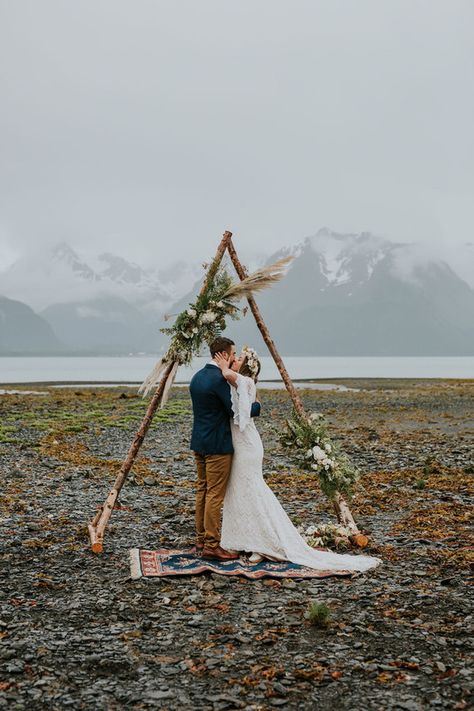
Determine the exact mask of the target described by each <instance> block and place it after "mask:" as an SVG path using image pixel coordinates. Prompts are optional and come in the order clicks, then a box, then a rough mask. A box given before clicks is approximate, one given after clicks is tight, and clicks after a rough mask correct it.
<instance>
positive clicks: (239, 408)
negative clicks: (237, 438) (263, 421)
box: [230, 373, 254, 432]
mask: <svg viewBox="0 0 474 711" xmlns="http://www.w3.org/2000/svg"><path fill="white" fill-rule="evenodd" d="M251 386H254V382H253V380H252V379H251V378H246V377H244V376H243V375H239V373H237V387H236V388H231V389H230V396H231V398H232V410H233V412H234V424H236V425H237V426H238V428H239V430H240V431H241V432H243V431H244V429H245V428H246V427H247V425H248V424H249V422H250V421H251V419H252V418H251V417H250V411H251V409H252V402H253V399H254V397H252V387H251Z"/></svg>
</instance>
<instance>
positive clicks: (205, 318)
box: [201, 311, 217, 323]
mask: <svg viewBox="0 0 474 711" xmlns="http://www.w3.org/2000/svg"><path fill="white" fill-rule="evenodd" d="M216 318H217V314H215V313H214V312H213V311H205V312H204V313H203V315H202V316H201V323H212V322H213V321H215V320H216Z"/></svg>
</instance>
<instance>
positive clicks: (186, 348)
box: [161, 267, 238, 364]
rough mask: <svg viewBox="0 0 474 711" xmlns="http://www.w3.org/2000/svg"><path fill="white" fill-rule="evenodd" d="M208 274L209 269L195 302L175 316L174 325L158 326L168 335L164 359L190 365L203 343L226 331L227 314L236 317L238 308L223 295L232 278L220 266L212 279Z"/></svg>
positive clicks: (230, 284)
mask: <svg viewBox="0 0 474 711" xmlns="http://www.w3.org/2000/svg"><path fill="white" fill-rule="evenodd" d="M211 268H212V267H211ZM210 275H211V269H210V270H209V274H208V277H207V282H206V283H207V286H206V289H205V290H204V292H203V293H202V294H201V295H200V296H199V297H198V298H197V299H196V301H195V302H194V303H193V304H189V308H187V309H186V310H185V311H182V312H181V313H180V314H179V315H178V317H177V318H176V321H175V322H174V324H173V326H171V327H170V328H162V329H161V331H162V333H166V334H167V335H169V336H171V344H170V347H169V349H168V352H167V354H166V356H165V358H164V360H166V361H172V360H173V361H178V362H179V363H180V364H189V363H190V362H191V360H192V359H193V357H194V356H196V355H199V352H200V350H201V347H202V344H203V343H211V342H212V341H213V340H214V339H215V338H217V337H218V336H219V335H220V334H221V333H222V331H224V330H225V326H226V323H225V319H226V317H228V316H230V317H231V318H233V319H236V318H238V308H237V307H236V306H235V304H233V303H232V302H231V301H230V300H229V299H226V298H224V294H226V292H227V291H228V290H229V289H230V287H231V286H232V279H231V277H230V276H229V274H228V273H227V271H226V270H225V269H223V268H220V269H218V271H217V272H216V274H215V276H214V278H209V277H210Z"/></svg>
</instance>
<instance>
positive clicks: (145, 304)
mask: <svg viewBox="0 0 474 711" xmlns="http://www.w3.org/2000/svg"><path fill="white" fill-rule="evenodd" d="M201 272H202V268H201V267H199V266H197V265H188V264H185V263H183V262H178V263H177V264H175V265H172V266H171V267H169V268H168V269H167V270H158V269H154V268H148V269H145V268H143V267H141V266H139V265H138V264H134V263H133V262H129V261H127V260H126V259H124V258H123V257H121V256H119V255H116V254H111V253H110V252H106V253H102V254H99V255H97V256H94V257H93V258H90V259H88V260H85V259H83V258H81V256H80V255H79V254H78V253H77V252H76V251H75V250H74V249H72V247H71V246H70V245H68V244H67V243H66V242H61V243H59V244H57V245H55V246H54V247H52V248H51V249H49V250H46V251H44V252H38V253H32V254H26V255H24V256H22V257H21V258H19V259H18V260H17V261H16V262H14V263H13V264H12V265H11V266H10V267H9V268H8V269H7V270H5V271H4V272H1V273H0V294H4V295H6V296H8V297H9V298H14V299H18V300H20V301H23V302H26V303H28V304H29V305H30V306H32V308H34V309H36V310H38V311H41V310H43V309H45V308H47V307H49V306H52V305H54V304H57V303H78V302H81V301H84V302H87V301H89V300H91V299H96V298H104V297H115V298H119V299H125V300H126V301H128V302H130V303H131V304H133V305H135V306H138V307H139V308H142V309H145V310H149V311H150V312H151V313H163V311H164V310H166V308H167V307H168V306H169V305H170V304H171V303H173V302H174V301H176V299H178V298H179V297H180V296H181V295H182V293H183V292H184V291H186V290H187V289H188V288H189V284H190V283H194V281H195V280H196V279H197V278H198V275H199V273H201Z"/></svg>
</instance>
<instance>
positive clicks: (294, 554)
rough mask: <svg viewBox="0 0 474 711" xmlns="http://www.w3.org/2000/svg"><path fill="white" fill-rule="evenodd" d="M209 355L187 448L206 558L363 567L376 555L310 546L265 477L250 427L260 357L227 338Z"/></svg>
mask: <svg viewBox="0 0 474 711" xmlns="http://www.w3.org/2000/svg"><path fill="white" fill-rule="evenodd" d="M210 351H211V359H210V360H209V362H208V363H206V365H205V366H204V368H202V369H201V370H199V371H198V372H197V373H196V374H195V375H194V376H193V378H192V380H191V383H190V386H189V389H190V392H191V399H192V403H193V415H194V421H193V430H192V437H191V446H190V448H191V449H192V450H193V451H194V456H195V459H196V466H197V490H196V545H195V548H194V551H195V552H196V553H200V554H201V555H202V557H203V558H207V559H215V560H219V561H232V560H236V559H238V558H239V557H240V554H241V553H247V554H249V555H250V557H249V562H250V563H259V562H261V561H262V560H263V559H264V558H268V559H270V560H276V561H289V562H291V563H297V564H298V565H303V566H306V567H308V568H314V569H316V570H339V571H340V570H344V571H365V570H369V569H370V568H373V567H374V566H376V565H377V564H378V563H379V562H380V561H379V560H378V559H377V558H370V557H368V556H364V555H345V554H344V555H340V554H338V553H332V552H330V551H320V550H316V549H314V548H311V547H310V546H309V545H308V544H307V543H306V541H305V540H304V539H303V538H302V537H301V535H300V534H299V532H298V531H297V529H296V528H295V526H294V525H293V524H292V523H291V521H290V519H289V518H288V515H287V514H286V512H285V510H284V509H283V507H282V506H281V504H280V502H279V501H278V499H277V497H276V496H275V494H274V493H273V491H272V490H271V489H270V487H269V486H267V484H266V483H265V480H264V478H263V468H262V465H263V445H262V440H261V439H260V435H259V433H258V430H257V428H256V426H255V421H254V420H255V418H256V417H258V416H259V415H260V411H261V405H260V402H259V401H258V400H257V387H256V383H257V379H258V375H259V373H260V362H259V360H258V357H257V354H256V352H255V351H254V350H253V349H252V348H248V347H245V348H243V350H242V352H241V353H240V355H239V356H237V355H236V349H235V344H234V342H233V341H232V340H230V339H229V338H223V337H220V338H217V339H216V340H214V341H213V342H212V343H211V344H210Z"/></svg>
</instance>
